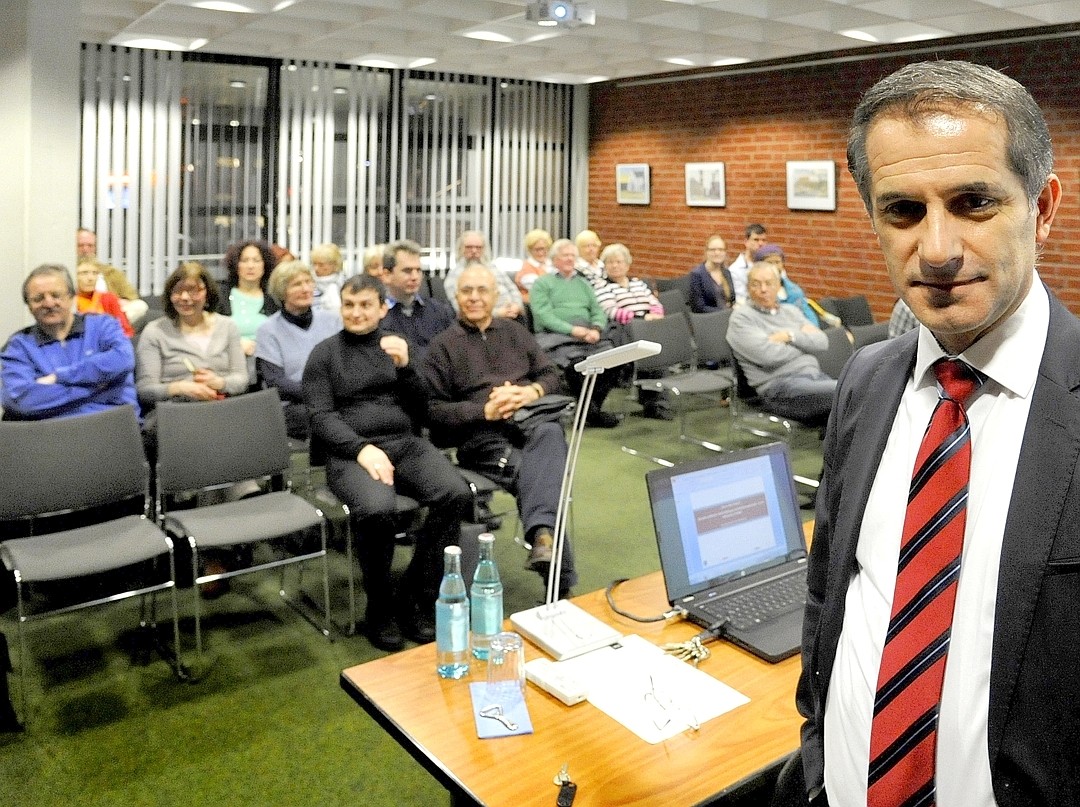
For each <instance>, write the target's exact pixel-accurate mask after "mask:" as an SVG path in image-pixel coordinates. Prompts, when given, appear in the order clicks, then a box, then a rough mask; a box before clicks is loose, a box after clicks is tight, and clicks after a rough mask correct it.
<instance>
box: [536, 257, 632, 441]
mask: <svg viewBox="0 0 1080 807" xmlns="http://www.w3.org/2000/svg"><path fill="white" fill-rule="evenodd" d="M551 251H552V256H553V258H552V260H553V263H554V265H555V273H554V274H545V275H543V276H542V277H539V278H537V280H536V283H534V284H533V292H532V299H531V301H530V305H531V307H532V315H533V328H534V330H535V331H536V334H537V338H536V340H537V342H539V343H540V346H541V347H542V348H544V350H546V351H547V353H548V355H549V356H550V357H551V360H552V361H554V362H555V365H556V366H557V367H558V368H559V369H561V370H562V371H563V373H564V374H565V376H566V381H567V385H568V386H569V387H570V389H571V390H572V391H573V394H574V395H579V394H580V393H581V387H582V381H583V377H582V375H581V373H579V372H578V371H577V370H575V369H574V364H575V363H577V362H578V361H580V360H581V359H583V358H585V357H586V356H589V355H592V354H593V353H597V352H599V351H601V350H607V349H609V348H611V347H614V344H613V343H612V342H611V340H610V339H607V338H604V337H605V334H606V332H607V325H608V321H607V316H606V315H605V314H604V310H603V309H602V308H600V303H599V302H597V300H596V293H595V292H594V291H593V288H592V286H590V285H589V281H587V280H586V279H585V278H584V277H583V276H582V275H580V274H579V273H578V271H577V269H576V268H575V265H576V263H577V257H578V255H577V247H576V246H574V242H573V241H571V240H569V239H568V238H560V239H559V240H558V241H556V242H555V243H554V244H553V245H552V250H551ZM616 383H618V374H617V373H601V374H600V375H599V376H597V378H596V386H595V387H594V388H593V396H592V401H591V402H590V405H589V411H588V412H587V413H586V423H588V424H589V425H590V426H599V427H600V428H605V429H610V428H613V427H615V426H618V425H619V418H618V416H617V415H614V414H612V413H611V412H604V411H602V410H601V407H603V405H604V399H605V398H607V395H608V393H609V392H610V391H611V390H612V388H613V387H614V386H615V384H616Z"/></svg>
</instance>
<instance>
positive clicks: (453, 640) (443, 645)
mask: <svg viewBox="0 0 1080 807" xmlns="http://www.w3.org/2000/svg"><path fill="white" fill-rule="evenodd" d="M445 608H446V611H447V612H448V613H447V614H446V615H447V617H448V618H447V619H439V620H436V624H435V633H436V636H435V641H436V644H437V645H438V648H439V650H450V651H453V652H465V651H467V650H468V649H469V606H468V604H467V603H451V604H449V605H446V606H445Z"/></svg>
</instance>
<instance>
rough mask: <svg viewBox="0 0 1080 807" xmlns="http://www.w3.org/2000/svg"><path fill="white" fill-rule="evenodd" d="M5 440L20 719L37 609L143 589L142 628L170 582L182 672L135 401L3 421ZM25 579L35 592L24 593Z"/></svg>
mask: <svg viewBox="0 0 1080 807" xmlns="http://www.w3.org/2000/svg"><path fill="white" fill-rule="evenodd" d="M0 445H3V451H0V523H2V525H3V526H2V529H3V531H4V532H5V533H7V534H12V533H18V534H20V535H21V536H22V537H11V538H9V539H8V540H5V541H4V542H3V543H2V544H0V559H2V560H3V563H4V566H5V567H6V568H7V569H8V570H9V571H10V572H11V573H12V574H13V575H14V577H15V587H16V622H17V629H18V644H19V670H20V676H21V682H22V686H21V695H22V712H23V715H24V721H25V719H26V718H25V715H26V713H27V709H26V704H27V684H26V681H27V666H28V665H27V652H26V637H25V634H24V630H23V623H25V622H28V621H30V620H31V619H43V618H45V617H50V616H56V615H59V614H64V613H68V612H71V611H76V610H80V609H83V608H91V607H93V606H98V605H105V604H108V603H115V602H119V601H121V600H125V599H127V598H129V597H141V598H142V609H141V611H142V613H141V615H140V625H141V626H143V627H144V628H145V627H148V626H153V624H154V610H155V609H154V607H153V606H154V599H153V598H154V596H156V594H157V593H158V592H160V591H169V592H170V594H171V604H172V621H173V639H172V640H173V649H172V650H171V651H170V650H168V649H164V652H165V654H166V655H167V657H168V659H169V661H170V662H171V663H172V665H173V669H174V671H175V672H176V673H177V674H178V675H182V674H183V669H182V667H181V665H180V663H179V658H178V651H179V646H180V628H179V623H178V621H177V609H176V574H175V564H174V561H173V544H172V541H170V540H169V538H168V536H166V535H165V533H163V532H162V531H161V530H160V529H159V528H158V526H157V525H156V524H155V523H154V520H153V509H152V500H151V498H150V493H149V468H148V466H147V462H146V455H145V454H144V453H143V444H142V437H141V435H140V432H139V424H138V421H137V420H136V418H135V412H134V410H133V409H132V408H131V407H130V406H123V407H117V408H115V409H109V410H106V411H104V412H100V413H97V414H93V415H83V416H81V417H71V418H60V419H54V420H38V421H5V422H0ZM50 584H51V585H50ZM28 587H31V588H32V589H33V593H34V594H35V595H36V596H34V597H32V598H27V596H25V590H26V589H27V588H28ZM148 594H149V595H151V601H150V612H149V616H148V615H147V610H146V606H147V602H146V595H148ZM46 605H47V606H48V607H43V606H46ZM3 674H5V673H4V671H2V668H0V675H3Z"/></svg>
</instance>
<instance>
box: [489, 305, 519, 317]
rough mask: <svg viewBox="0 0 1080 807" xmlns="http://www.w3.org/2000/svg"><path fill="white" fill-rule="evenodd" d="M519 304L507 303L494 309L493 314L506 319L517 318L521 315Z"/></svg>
mask: <svg viewBox="0 0 1080 807" xmlns="http://www.w3.org/2000/svg"><path fill="white" fill-rule="evenodd" d="M521 310H522V309H521V306H520V305H518V304H517V303H507V304H506V305H504V306H503V307H502V308H499V309H497V310H496V311H495V316H497V317H506V318H507V319H517V318H518V317H520V316H521Z"/></svg>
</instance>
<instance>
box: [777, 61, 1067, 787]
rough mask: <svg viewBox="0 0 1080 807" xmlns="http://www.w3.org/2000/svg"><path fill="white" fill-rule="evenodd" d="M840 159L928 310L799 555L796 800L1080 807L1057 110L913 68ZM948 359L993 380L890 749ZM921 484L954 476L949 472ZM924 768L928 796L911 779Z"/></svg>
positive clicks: (971, 74)
mask: <svg viewBox="0 0 1080 807" xmlns="http://www.w3.org/2000/svg"><path fill="white" fill-rule="evenodd" d="M848 166H849V170H850V171H851V173H852V175H853V177H854V178H855V182H856V185H857V186H858V188H859V190H860V193H861V195H862V197H863V201H864V203H865V204H866V208H867V210H868V211H869V213H870V219H871V222H872V224H873V227H874V230H875V233H876V234H877V237H878V240H879V242H880V244H881V247H882V251H883V253H884V255H885V262H886V265H887V267H888V270H889V274H890V278H891V280H892V282H893V284H894V285H895V287H896V290H897V292H898V294H899V295H900V297H901V298H902V299H903V300H904V301H905V302H906V303H907V305H908V306H909V307H910V308H911V310H912V312H913V313H914V314H915V316H916V317H917V318H918V320H919V321H920V323H921V324H920V325H919V327H918V328H917V329H915V330H913V331H909V332H908V333H906V334H903V335H901V336H899V337H897V338H895V339H890V340H887V341H885V342H879V343H877V344H876V345H873V346H870V347H867V348H866V349H864V350H862V351H860V352H859V353H857V354H856V355H855V357H854V358H853V359H852V360H851V361H850V362H849V364H848V366H847V367H846V368H845V371H844V374H843V377H842V378H841V380H840V384H839V387H838V390H837V398H836V403H835V405H834V409H833V413H832V416H831V419H830V422H829V428H828V433H827V436H826V441H825V465H824V469H823V474H822V483H821V487H820V489H819V491H818V496H817V522H816V526H815V532H814V542H813V548H812V551H811V557H810V562H809V568H808V589H809V592H808V600H807V610H806V618H805V622H804V635H803V674H802V678H801V680H800V683H799V690H798V695H797V702H798V706H799V710H800V712H801V713H802V714H803V715H804V716H805V717H806V718H807V720H806V723H805V724H804V726H803V733H802V735H803V742H802V760H801V761H802V765H801V768H802V770H801V772H802V773H803V774H804V782H803V783H802V785H803V787H802V789H801V790H800V793H801V801H802V803H806V802H807V800H809V803H811V804H813V805H815V806H816V805H818V804H831V805H833V807H845V806H847V805H860V806H861V805H870V807H878V806H879V805H893V804H912V805H913V804H935V805H938V807H992V806H993V805H1001V807H1012V806H1013V805H1035V804H1038V805H1046V806H1049V807H1054V806H1058V805H1060V806H1061V807H1064V805H1075V804H1076V803H1077V794H1078V793H1080V705H1078V699H1077V697H1076V692H1077V689H1078V688H1080V672H1078V666H1080V665H1077V664H1076V660H1075V643H1076V638H1077V637H1078V636H1080V496H1078V495H1077V492H1076V491H1075V490H1074V488H1073V484H1074V483H1073V480H1074V479H1075V478H1076V475H1077V460H1078V457H1080V394H1078V390H1080V369H1078V368H1077V367H1076V361H1075V357H1076V355H1077V351H1080V321H1078V320H1077V319H1076V318H1075V317H1074V316H1073V315H1072V314H1070V313H1069V312H1068V311H1067V310H1066V309H1065V308H1064V306H1063V305H1062V304H1061V303H1060V302H1059V301H1058V300H1057V299H1056V298H1055V297H1054V296H1053V294H1052V293H1050V291H1049V290H1048V289H1046V287H1044V286H1043V285H1042V283H1041V282H1040V281H1039V278H1038V274H1037V272H1036V271H1035V265H1036V262H1037V257H1038V253H1039V251H1040V248H1041V247H1042V245H1043V244H1044V243H1045V242H1046V240H1047V239H1048V237H1049V235H1050V229H1051V225H1052V223H1053V220H1054V216H1055V214H1056V211H1057V208H1058V205H1059V204H1060V202H1061V198H1062V190H1061V183H1060V181H1059V180H1058V177H1057V176H1056V175H1055V174H1054V173H1053V172H1052V169H1053V154H1052V151H1051V147H1050V137H1049V132H1048V130H1047V127H1046V123H1045V121H1044V119H1043V116H1042V114H1041V112H1040V110H1039V108H1038V106H1037V105H1036V104H1035V102H1034V100H1033V99H1032V97H1031V95H1030V94H1029V93H1028V92H1027V91H1026V90H1025V89H1024V88H1023V87H1022V86H1021V85H1019V84H1018V83H1017V82H1015V81H1013V80H1012V79H1009V78H1007V77H1006V76H1004V75H1002V74H1001V73H998V72H997V71H995V70H992V69H990V68H988V67H985V66H981V65H974V64H969V63H966V62H946V61H940V62H926V63H919V64H911V65H907V66H906V67H904V68H902V69H900V70H899V71H897V72H896V73H894V74H893V75H891V76H888V77H886V78H885V79H882V80H881V81H880V82H878V84H876V85H874V87H872V88H871V89H870V90H868V91H867V93H866V95H864V96H863V99H862V101H861V102H860V104H859V107H858V108H857V109H856V111H855V116H854V124H853V126H852V129H851V136H850V139H849V142H848ZM943 357H944V358H948V359H958V360H960V361H962V362H964V363H966V364H967V365H968V368H970V370H972V371H974V375H975V377H977V379H978V382H981V385H979V386H977V388H976V390H975V391H974V393H972V394H971V395H970V396H969V397H967V399H966V402H965V403H964V404H963V405H962V406H961V407H960V408H961V410H962V412H963V414H964V420H963V427H962V428H959V429H957V430H956V432H954V434H956V435H962V436H961V437H959V438H958V440H957V443H962V444H964V445H965V446H970V471H969V472H966V473H965V474H964V475H963V476H962V479H964V480H966V484H965V485H964V486H963V487H961V488H960V489H959V490H960V493H961V494H962V495H959V494H958V495H959V498H957V499H956V500H955V501H956V502H958V503H959V506H958V507H956V508H955V509H953V510H946V509H945V508H944V507H943V508H942V510H941V511H940V512H939V513H938V514H937V516H936V518H938V523H941V524H950V523H951V522H952V519H953V518H954V517H955V514H956V513H960V514H962V518H963V519H964V520H963V521H960V522H958V523H959V527H958V528H957V529H958V532H959V536H960V538H959V541H958V554H959V557H958V559H957V560H954V561H953V565H951V567H950V578H949V582H948V583H947V585H948V586H949V587H950V588H953V589H954V597H955V602H954V604H953V605H951V606H950V607H949V608H948V610H946V611H944V617H945V619H946V626H945V628H944V632H942V633H941V634H940V635H937V634H936V632H935V635H934V636H922V637H918V638H920V639H921V640H923V641H922V642H921V644H920V645H919V646H925V647H926V648H927V649H928V650H929V649H930V648H931V647H933V648H936V650H935V652H937V653H939V654H940V655H937V656H936V657H935V658H933V659H932V661H928V662H927V666H926V667H924V668H923V669H922V670H913V671H912V673H911V676H910V678H911V680H916V681H918V680H924V679H923V675H924V672H925V671H928V670H930V669H931V668H934V669H936V670H938V672H937V673H936V675H937V682H936V683H935V685H934V686H933V687H928V688H926V689H925V690H923V691H921V692H920V693H919V694H920V696H923V695H925V698H926V699H925V701H924V702H923V703H921V704H920V705H919V707H918V708H917V709H915V710H913V711H912V712H911V713H910V718H911V721H912V722H911V726H910V728H909V729H907V730H905V732H904V733H903V734H901V735H900V736H899V737H898V738H897V739H896V740H895V741H890V743H891V744H888V745H885V746H884V750H882V746H880V745H877V744H876V743H875V742H874V741H873V740H872V738H871V734H872V732H877V731H878V730H879V722H880V721H879V719H878V715H880V713H881V712H882V711H884V710H886V709H888V707H889V704H890V701H889V700H888V698H889V697H891V695H890V694H888V693H886V691H885V690H886V686H884V685H883V684H886V685H892V684H894V683H896V682H897V677H898V676H897V675H896V674H894V673H893V671H892V670H886V669H885V666H886V665H885V663H884V660H883V659H884V658H885V657H886V655H887V653H888V652H889V650H890V648H891V647H894V646H895V643H896V641H895V640H896V639H897V635H898V633H900V632H903V631H904V630H905V628H904V627H902V626H901V627H898V618H897V614H896V613H895V612H894V611H893V600H894V589H899V588H900V584H899V582H898V577H899V576H900V575H898V564H899V568H900V569H901V572H904V570H905V569H907V568H908V567H909V565H910V564H913V563H920V564H921V563H923V562H924V561H923V559H921V558H920V557H919V555H920V554H921V552H922V549H921V547H920V546H919V545H918V541H916V540H915V539H914V538H912V537H909V536H911V535H912V533H911V532H909V531H908V530H907V529H905V530H904V536H902V534H901V528H902V527H904V525H905V522H906V521H909V520H911V518H912V509H911V508H910V507H909V505H908V493H907V492H908V488H909V483H910V487H911V489H912V491H913V492H912V494H911V495H912V496H913V497H914V496H915V495H916V493H915V491H916V490H917V489H918V488H917V485H918V482H919V480H918V479H913V478H912V471H913V468H914V466H915V463H916V453H917V452H918V451H919V450H920V443H922V442H924V433H925V432H926V431H927V428H928V423H929V422H930V420H931V413H932V411H933V410H934V408H935V406H936V405H937V404H938V400H939V398H942V399H944V398H945V396H946V393H945V386H944V385H945V382H944V381H942V382H939V383H935V372H934V371H933V370H932V366H933V365H934V364H935V363H937V362H938V361H939V359H941V358H943ZM946 405H948V404H946ZM936 420H937V419H936V417H935V421H936ZM968 434H969V435H970V437H968V436H967V435H968ZM926 443H927V444H931V443H935V441H934V440H932V439H930V438H927V439H926ZM943 456H945V457H946V459H945V460H942V464H943V463H944V462H946V461H948V459H947V458H948V457H949V456H950V455H949V454H947V453H946V454H944V455H943ZM919 460H920V462H922V457H921V456H920V457H919ZM927 464H930V463H929V462H928V463H927ZM929 478H930V483H929V484H930V485H936V484H937V483H938V482H939V481H941V477H940V476H938V475H937V469H936V468H935V469H934V470H933V471H932V472H931V473H930V477H929ZM916 523H922V522H918V521H917V522H916ZM934 529H939V528H938V527H937V526H936V524H935V527H934ZM926 531H927V534H931V533H933V532H934V530H932V529H931V527H930V526H927V527H926ZM914 535H915V537H918V536H919V535H920V533H918V532H916V533H914ZM902 540H903V549H904V552H903V553H902V554H901V551H900V550H901V542H902ZM932 540H934V538H933V537H931V538H929V539H927V541H928V542H929V541H932ZM948 557H954V556H947V557H946V558H945V559H946V560H948ZM923 591H927V592H929V588H927V589H924V590H923ZM936 596H937V595H936V594H933V595H930V594H928V596H927V600H928V601H930V602H935V601H936V600H935V598H936ZM895 597H896V599H897V600H898V601H899V602H903V600H901V599H900V595H899V594H896V595H895ZM916 658H918V656H916ZM927 658H930V656H929V655H928V656H927ZM900 669H901V670H907V669H909V668H908V667H906V666H905V667H901V668H900ZM942 670H943V673H942V672H941V671H942ZM879 673H880V674H881V677H880V678H879ZM909 683H910V682H909V681H903V682H900V683H899V684H897V690H900V689H903V690H905V695H906V690H907V688H908V686H909ZM923 709H925V712H923ZM920 716H921V717H920ZM874 747H876V748H877V749H878V750H877V751H876V752H875V751H872V750H871V749H872V748H874ZM920 753H921V754H923V757H922V760H923V761H922V762H920V764H919V765H915V766H912V767H907V766H906V763H907V761H908V760H910V759H911V758H912V757H913V756H914V755H918V754H920ZM872 756H873V757H874V761H873V763H871V757H872ZM886 758H887V759H886ZM883 760H885V761H883ZM898 760H899V761H901V762H903V763H904V765H903V766H901V767H896V764H895V763H896V761H898ZM882 770H885V771H886V773H884V774H881V773H880V771H882ZM881 775H885V776H890V777H893V778H891V779H889V787H888V788H886V789H885V790H886V791H887V792H882V789H881V788H879V787H875V786H874V785H876V784H877V783H878V782H879V781H880V776H881ZM913 785H914V786H917V787H918V788H921V790H920V792H919V793H918V794H916V795H912V796H910V797H908V796H906V795H905V796H899V795H898V794H899V793H901V792H904V793H906V792H908V791H909V790H912V789H914V788H912V787H911V786H913Z"/></svg>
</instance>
